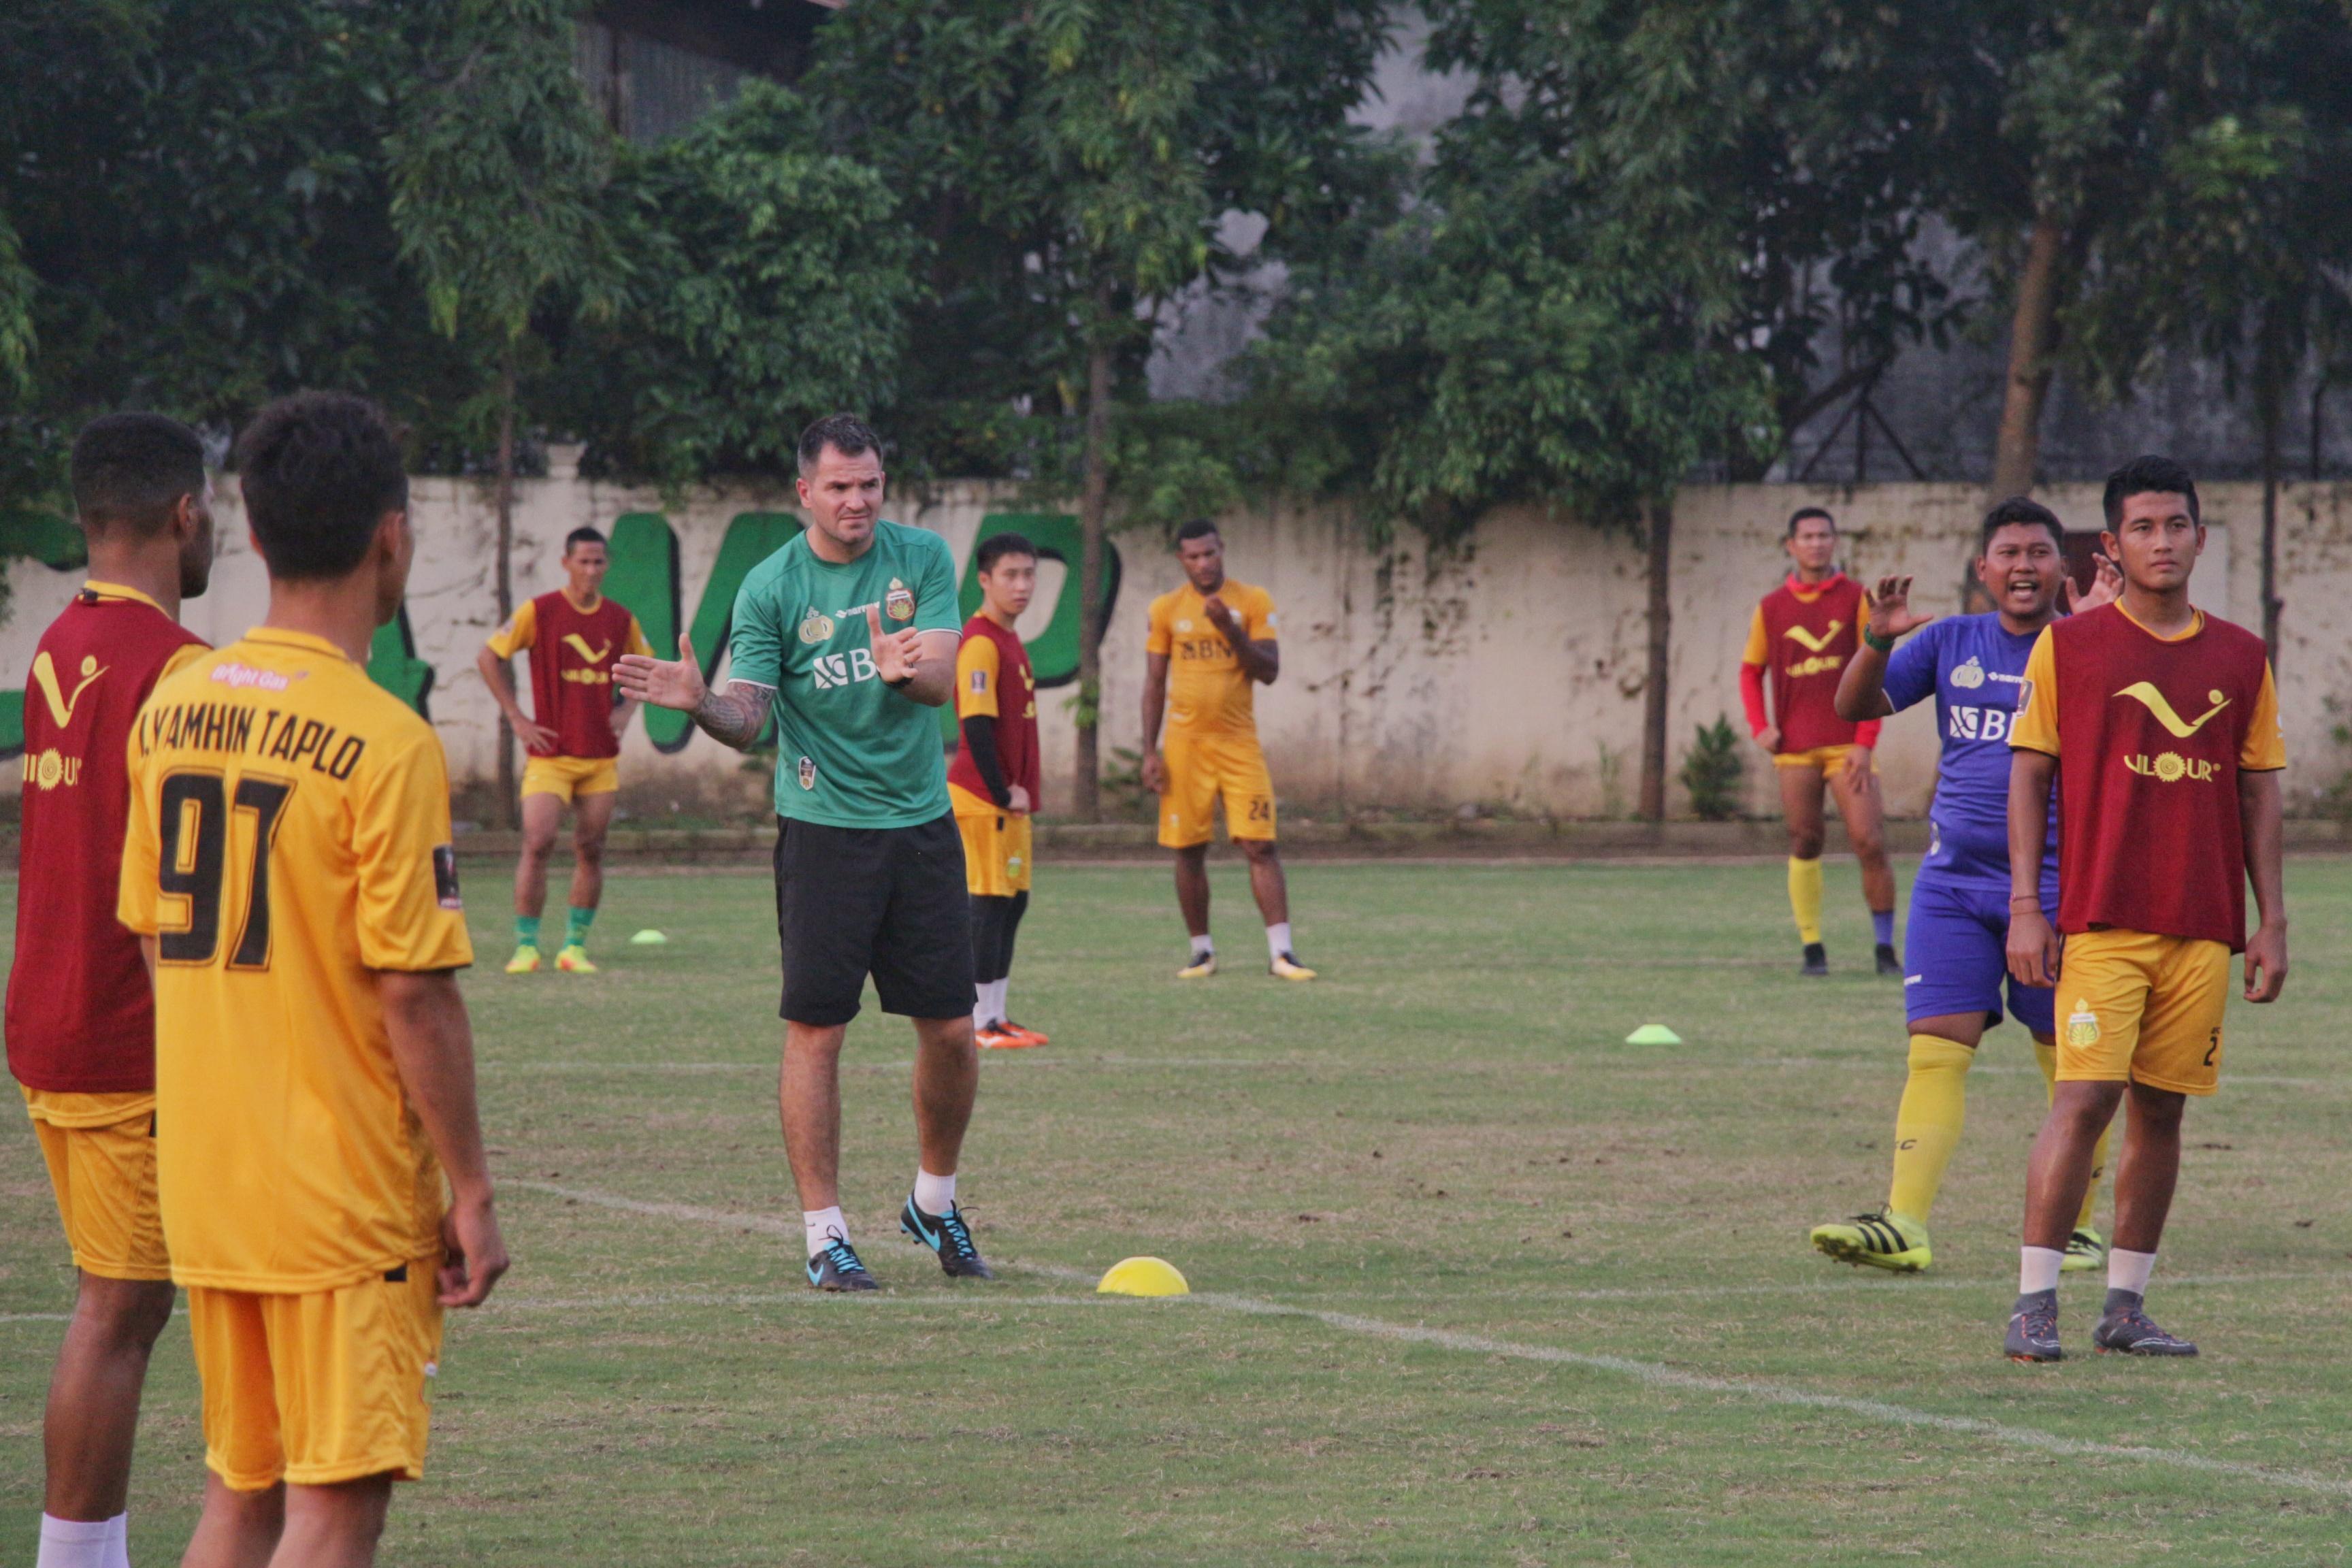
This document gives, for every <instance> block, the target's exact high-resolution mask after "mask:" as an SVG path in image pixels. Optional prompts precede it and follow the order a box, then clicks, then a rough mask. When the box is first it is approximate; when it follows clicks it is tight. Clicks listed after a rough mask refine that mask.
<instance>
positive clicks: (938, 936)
mask: <svg viewBox="0 0 2352 1568" xmlns="http://www.w3.org/2000/svg"><path fill="white" fill-rule="evenodd" d="M776 935H777V938H778V939H779V941H780V942H782V945H783V952H784V998H783V1005H782V1008H781V1009H780V1011H781V1012H782V1015H783V1016H784V1017H785V1018H787V1019H788V1020H790V1021H791V1022H793V1023H795V1024H814V1025H817V1026H821V1027H823V1026H832V1025H835V1024H846V1023H848V1022H849V1021H850V1020H851V1019H852V1018H855V1017H856V1016H857V1008H858V1002H859V999H860V997H861V996H862V995H863V994H864V992H865V989H866V975H868V974H869V973H870V974H872V975H873V976H874V988H875V989H876V990H877V991H878V992H880V993H881V994H882V1010H883V1011H884V1012H885V1013H897V1014H898V1015H900V1016H904V1017H909V1018H954V1017H961V1016H964V1015H966V1014H968V1013H970V1012H971V1009H972V1005H973V1003H974V1002H975V1001H976V1000H977V997H976V996H975V994H974V993H973V991H972V984H971V894H970V893H968V892H967V891H966V890H965V889H964V876H963V837H962V836H961V834H959V833H957V832H956V825H955V817H954V816H953V815H952V814H950V813H942V814H941V815H940V817H939V820H937V821H936V822H924V823H919V824H917V825H916V826H912V827H829V826H824V824H822V823H815V822H795V821H793V820H792V819H790V818H788V817H778V818H777V819H776Z"/></svg>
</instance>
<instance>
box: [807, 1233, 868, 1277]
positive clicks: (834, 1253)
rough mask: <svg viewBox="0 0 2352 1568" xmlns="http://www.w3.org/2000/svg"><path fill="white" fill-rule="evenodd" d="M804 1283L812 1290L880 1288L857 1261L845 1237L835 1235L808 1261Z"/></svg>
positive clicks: (864, 1266)
mask: <svg viewBox="0 0 2352 1568" xmlns="http://www.w3.org/2000/svg"><path fill="white" fill-rule="evenodd" d="M808 1282H809V1289H812V1290H879V1289H882V1287H881V1285H880V1284H878V1283H877V1281H876V1280H875V1278H874V1276H873V1275H871V1274H868V1273H867V1272H866V1265H865V1264H863V1263H861V1262H859V1261H858V1259H857V1252H856V1248H854V1247H851V1246H850V1245H849V1238H848V1237H845V1236H836V1237H834V1238H833V1239H832V1240H831V1241H828V1242H826V1243H825V1244H824V1251H823V1252H820V1253H818V1254H817V1255H816V1256H815V1257H814V1258H810V1259H809V1260H808Z"/></svg>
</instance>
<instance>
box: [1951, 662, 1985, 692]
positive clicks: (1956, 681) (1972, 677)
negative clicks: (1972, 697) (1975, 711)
mask: <svg viewBox="0 0 2352 1568" xmlns="http://www.w3.org/2000/svg"><path fill="white" fill-rule="evenodd" d="M1984 683H1985V672H1984V664H1983V662H1982V661H1981V660H1979V658H1977V657H1976V656H1975V655H1974V654H1970V655H1969V662H1968V663H1966V664H1963V665H1959V666H1957V667H1956V668H1954V669H1953V670H1952V684H1953V685H1955V686H1957V687H1958V688H1960V689H1962V690H1963V691H1974V690H1975V689H1977V688H1978V687H1979V686H1982V685H1983V684H1984Z"/></svg>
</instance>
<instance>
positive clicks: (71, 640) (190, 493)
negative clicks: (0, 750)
mask: <svg viewBox="0 0 2352 1568" xmlns="http://www.w3.org/2000/svg"><path fill="white" fill-rule="evenodd" d="M72 473H73V496H74V515H75V518H76V520H77V521H79V523H80V524H81V531H82V538H83V539H84V541H86V542H87V543H88V545H89V581H87V582H85V583H84V584H82V586H81V592H79V593H78V594H76V595H74V597H73V601H72V603H70V604H68V605H67V606H66V608H65V610H64V612H63V613H62V614H60V615H59V616H58V618H57V619H56V620H54V621H52V622H51V623H49V627H48V629H47V631H45V632H43V633H42V634H41V640H40V642H39V644H38V645H37V647H36V648H35V650H34V653H33V673H32V679H30V680H29V681H27V682H26V685H27V687H29V688H30V689H29V690H27V691H26V694H25V695H26V703H25V793H24V797H23V809H24V826H23V832H22V836H21V837H20V839H19V848H18V856H19V865H18V872H17V895H16V956H15V959H14V961H13V964H12V967H11V969H10V972H9V976H8V1007H7V1015H8V1016H7V1025H8V1068H9V1070H10V1071H11V1072H13V1073H14V1074H16V1081H17V1083H18V1084H19V1085H21V1086H22V1087H23V1089H24V1092H25V1106H26V1110H28V1111H29V1112H30V1113H31V1115H32V1118H33V1130H34V1132H35V1134H36V1135H37V1137H38V1139H39V1141H40V1145H41V1154H42V1157H43V1159H44V1160H45V1161H46V1162H47V1165H48V1168H49V1181H50V1184H51V1185H52V1186H53V1187H54V1188H55V1189H56V1191H57V1199H58V1218H59V1219H61V1220H62V1221H64V1223H65V1233H66V1240H67V1242H68V1245H70V1246H71V1247H72V1248H73V1259H74V1268H75V1279H76V1289H75V1295H74V1310H73V1318H72V1321H70V1322H69V1323H68V1324H67V1327H66V1333H65V1342H64V1343H63V1344H61V1345H60V1346H58V1361H57V1367H56V1370H55V1371H54V1372H52V1373H50V1376H49V1402H48V1410H47V1416H46V1418H45V1423H44V1426H43V1438H44V1441H43V1449H44V1452H45V1454H46V1457H47V1466H48V1476H47V1486H46V1490H45V1492H44V1494H43V1501H42V1505H41V1510H42V1511H41V1544H40V1551H39V1555H38V1556H37V1558H36V1560H35V1562H36V1568H127V1565H128V1563H130V1557H129V1555H128V1551H129V1549H128V1546H127V1544H126V1539H127V1533H128V1531H129V1528H130V1515H129V1513H128V1512H127V1511H126V1510H127V1505H128V1500H129V1497H130V1488H131V1442H132V1438H133V1437H134V1436H136V1435H137V1432H138V1426H139V1395H140V1390H141V1388H142V1385H143V1384H144V1383H145V1382H146V1377H147V1358H148V1354H149V1352H151V1351H152V1350H153V1348H154V1345H155V1340H156V1337H157V1336H158V1335H160V1334H161V1333H162V1332H163V1325H164V1323H165V1322H166V1321H169V1320H170V1318H171V1316H172V1298H173V1291H172V1265H171V1259H170V1258H169V1257H168V1256H166V1254H165V1252H164V1249H163V1222H162V1218H161V1215H159V1213H158V1211H157V1208H156V1198H155V999H154V993H153V990H152V988H151V987H150V986H149V984H147V971H146V968H145V966H144V965H143V964H142V963H141V961H140V956H139V940H138V938H136V937H134V936H132V935H131V933H130V932H129V931H124V930H123V929H122V927H121V924H120V923H119V922H118V921H116V920H115V918H114V899H115V875H116V871H117V868H119V867H120V866H121V858H122V837H123V832H124V829H125V826H126V824H127V821H128V817H129V811H130V802H131V793H130V784H129V781H128V779H127V778H126V776H125V774H124V771H123V752H124V748H125V747H126V746H127V745H128V744H129V742H130V739H131V721H132V720H133V719H135V718H136V717H137V716H138V713H139V708H140V704H142V703H143V702H145V701H146V700H147V694H148V693H149V692H151V691H152V690H153V689H155V684H156V682H157V681H159V680H161V679H163V677H165V676H166V675H168V674H170V673H171V672H172V671H173V670H175V669H177V668H180V667H181V666H182V665H184V664H185V663H187V662H188V661H189V660H190V659H192V658H195V657H197V656H198V655H200V654H202V653H203V652H204V651H205V645H204V643H203V642H202V640H200V639H199V638H198V637H196V636H195V635H194V633H192V632H188V631H185V630H183V629H182V627H181V626H180V622H179V615H180V601H181V600H182V599H184V598H194V596H195V595H199V594H202V593H203V592H204V591H205V584H206V583H207V582H208V581H209V580H210V578H211V575H212V564H213V514H212V481H211V480H210V479H209V478H207V477H206V475H205V447H204V443H203V442H202V441H200V440H198V439H197V438H196V433H195V432H194V431H193V430H191V429H189V428H188V427H187V426H184V425H182V424H181V423H179V421H177V420H175V419H166V418H164V417H163V416H162V415H160V414H111V415H108V416H106V417H104V418H102V419H99V420H96V421H94V422H92V423H91V424H90V425H89V426H88V427H87V428H85V429H84V430H83V431H82V432H81V434H80V435H79V437H76V438H75V440H74V447H73V468H72Z"/></svg>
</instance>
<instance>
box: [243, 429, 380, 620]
mask: <svg viewBox="0 0 2352 1568" xmlns="http://www.w3.org/2000/svg"><path fill="white" fill-rule="evenodd" d="M236 471H237V479H238V481H239V482H240V483H241V484H242V485H243V487H244V489H245V515H246V521H247V522H248V523H249V524H251V525H252V528H253V537H254V542H256V543H257V544H258V545H260V547H261V558H262V560H263V561H264V562H266V563H268V566H269V574H270V575H271V576H273V577H278V578H283V579H286V580H289V581H301V580H303V579H318V578H332V577H341V576H345V575H347V574H350V573H351V572H352V570H353V569H354V568H356V567H357V566H358V565H359V563H361V562H362V560H364V559H366V557H367V552H368V545H369V543H370V542H372V541H373V539H374V538H375V530H376V524H377V523H379V522H381V521H383V514H384V513H386V512H388V511H398V510H401V509H402V508H404V507H405V506H406V505H407V504H408V474H407V472H406V470H405V469H404V468H402V467H401V462H400V443H399V442H398V441H397V440H395V439H394V437H393V434H392V426H391V425H390V424H388V423H386V421H385V419H384V416H383V410H381V409H379V408H378V407H376V405H374V404H373V403H370V402H369V401H368V400H367V399H366V398H364V397H354V396H352V395H350V394H349V393H343V392H298V393H296V394H295V395H293V396H291V397H281V398H279V399H278V401H277V402H275V403H273V404H270V405H268V407H266V408H264V409H263V410H262V411H261V412H260V413H258V414H257V415H255V416H253V423H251V424H250V425H247V426H246V427H245V433H244V434H243V435H241V436H239V437H237V438H236Z"/></svg>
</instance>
